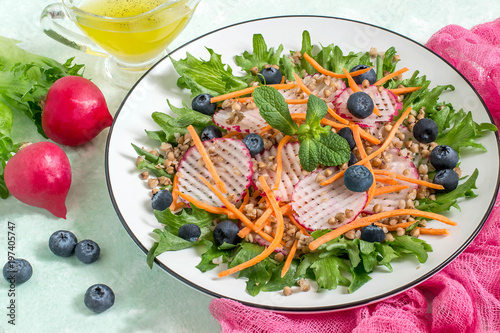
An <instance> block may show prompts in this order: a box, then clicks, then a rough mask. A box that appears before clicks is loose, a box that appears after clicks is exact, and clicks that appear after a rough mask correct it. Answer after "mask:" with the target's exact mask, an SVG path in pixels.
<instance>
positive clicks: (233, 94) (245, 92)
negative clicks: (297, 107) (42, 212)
mask: <svg viewBox="0 0 500 333" xmlns="http://www.w3.org/2000/svg"><path fill="white" fill-rule="evenodd" d="M269 86H270V87H274V88H276V89H293V88H296V87H297V85H296V84H294V83H285V84H281V83H278V84H270V85H269ZM258 87H259V86H255V87H248V88H245V89H241V90H238V91H233V92H231V93H228V94H224V95H219V96H216V97H212V98H211V99H210V103H216V102H221V101H223V100H226V99H230V98H236V97H240V96H243V95H248V94H251V93H253V91H254V90H255V89H257V88H258Z"/></svg>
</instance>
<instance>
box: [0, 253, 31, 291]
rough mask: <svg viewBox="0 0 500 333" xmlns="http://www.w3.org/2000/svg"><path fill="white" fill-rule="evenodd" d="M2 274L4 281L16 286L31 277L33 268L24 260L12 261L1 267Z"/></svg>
mask: <svg viewBox="0 0 500 333" xmlns="http://www.w3.org/2000/svg"><path fill="white" fill-rule="evenodd" d="M2 273H3V277H4V279H5V280H7V281H8V282H10V283H14V284H16V285H18V284H21V283H24V282H26V281H28V280H29V279H30V278H31V275H33V268H32V267H31V264H30V263H29V262H28V261H27V260H25V259H14V260H9V261H7V263H6V264H5V265H4V266H3V271H2Z"/></svg>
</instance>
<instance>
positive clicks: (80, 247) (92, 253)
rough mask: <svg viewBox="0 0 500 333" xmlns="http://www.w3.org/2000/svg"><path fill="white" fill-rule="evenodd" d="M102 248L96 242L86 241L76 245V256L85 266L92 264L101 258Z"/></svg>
mask: <svg viewBox="0 0 500 333" xmlns="http://www.w3.org/2000/svg"><path fill="white" fill-rule="evenodd" d="M100 254H101V248H100V247H99V245H97V243H96V242H94V241H92V240H90V239H85V240H82V241H81V242H79V243H78V244H76V247H75V255H76V257H77V258H78V260H80V261H81V262H83V263H84V264H91V263H93V262H94V261H96V260H97V259H98V258H99V255H100Z"/></svg>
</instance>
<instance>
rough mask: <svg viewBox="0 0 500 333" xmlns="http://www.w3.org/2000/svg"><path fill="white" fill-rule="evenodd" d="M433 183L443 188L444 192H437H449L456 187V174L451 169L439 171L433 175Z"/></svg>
mask: <svg viewBox="0 0 500 333" xmlns="http://www.w3.org/2000/svg"><path fill="white" fill-rule="evenodd" d="M433 182H434V184H439V185H442V186H443V187H444V190H437V192H444V193H446V192H451V191H453V190H454V189H456V188H457V186H458V174H457V173H456V172H455V171H454V170H452V169H443V170H439V171H438V172H437V173H436V175H434V180H433Z"/></svg>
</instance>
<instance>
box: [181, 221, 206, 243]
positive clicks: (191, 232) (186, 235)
mask: <svg viewBox="0 0 500 333" xmlns="http://www.w3.org/2000/svg"><path fill="white" fill-rule="evenodd" d="M177 236H179V237H180V238H182V239H185V240H187V241H188V242H196V241H197V240H198V238H199V237H200V236H201V230H200V227H199V226H198V225H196V224H194V223H187V224H183V225H181V226H180V228H179V230H178V231H177Z"/></svg>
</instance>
